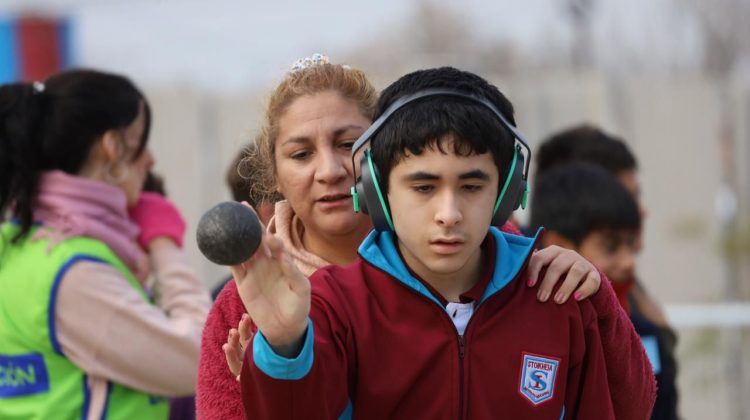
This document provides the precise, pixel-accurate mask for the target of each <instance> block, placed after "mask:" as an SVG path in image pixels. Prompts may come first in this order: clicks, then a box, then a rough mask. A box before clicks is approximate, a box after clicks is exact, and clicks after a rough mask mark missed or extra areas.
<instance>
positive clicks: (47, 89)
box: [0, 70, 151, 240]
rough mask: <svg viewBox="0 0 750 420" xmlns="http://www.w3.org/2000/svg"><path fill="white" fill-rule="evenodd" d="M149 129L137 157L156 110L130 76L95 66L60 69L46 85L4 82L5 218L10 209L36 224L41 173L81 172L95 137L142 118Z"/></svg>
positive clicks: (0, 117) (0, 207) (27, 224)
mask: <svg viewBox="0 0 750 420" xmlns="http://www.w3.org/2000/svg"><path fill="white" fill-rule="evenodd" d="M141 104H142V105H143V107H144V112H145V117H146V118H145V128H144V131H143V136H142V137H141V139H140V140H141V141H140V144H139V146H138V150H137V151H136V153H135V155H134V156H133V159H136V158H137V157H138V156H139V155H140V154H141V153H143V150H144V149H145V148H146V142H147V141H148V135H149V128H150V125H151V111H150V107H149V104H148V101H147V100H146V98H145V97H144V96H143V94H142V93H141V91H140V90H139V89H138V88H137V87H136V86H135V85H134V84H133V83H132V82H131V81H130V80H129V79H127V78H126V77H123V76H120V75H117V74H110V73H103V72H99V71H95V70H71V71H66V72H62V73H58V74H56V75H54V76H52V77H50V78H49V79H47V80H46V81H45V82H44V83H43V84H41V83H34V84H30V83H21V82H19V83H13V84H8V85H2V86H0V220H3V216H5V214H6V212H7V213H10V216H11V217H12V218H14V219H16V220H17V221H18V223H19V225H20V226H21V229H20V231H19V234H18V235H17V236H16V238H14V239H16V240H17V239H20V238H21V237H23V236H25V235H26V234H27V233H28V232H29V230H30V229H31V225H32V207H33V202H34V199H35V196H36V192H37V191H36V190H37V181H38V178H39V173H40V172H42V171H49V170H55V169H57V170H61V171H63V172H66V173H68V174H77V173H78V171H80V170H81V167H82V166H83V165H84V163H85V162H86V160H87V159H88V157H89V152H90V151H91V148H92V147H93V146H94V144H95V143H96V141H97V140H98V139H99V138H100V137H101V136H102V135H103V134H104V133H105V132H107V131H109V130H113V129H123V128H126V127H127V126H129V125H130V124H132V123H133V121H135V119H136V118H137V117H138V113H139V109H140V106H141Z"/></svg>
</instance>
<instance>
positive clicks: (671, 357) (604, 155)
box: [536, 124, 678, 420]
mask: <svg viewBox="0 0 750 420" xmlns="http://www.w3.org/2000/svg"><path fill="white" fill-rule="evenodd" d="M575 161H581V162H589V163H592V164H595V165H597V166H601V167H602V168H603V169H605V170H606V171H607V172H609V173H610V174H611V175H612V176H614V177H615V178H616V180H617V181H618V182H619V183H620V184H621V185H622V186H623V187H624V188H625V189H626V190H627V191H628V192H629V193H630V195H631V196H632V197H633V199H634V200H635V201H636V204H637V206H638V211H639V213H640V217H641V229H639V232H638V233H637V235H636V242H635V246H636V251H640V248H641V237H642V224H643V219H644V218H645V216H646V214H647V212H646V210H645V207H644V206H643V203H642V202H641V197H640V186H639V183H638V179H637V176H636V175H637V174H636V172H637V169H638V163H637V160H636V157H635V155H634V154H633V153H632V152H631V151H630V149H629V148H628V146H627V145H626V144H625V143H624V142H623V141H622V140H621V139H620V138H618V137H616V136H614V135H612V134H610V133H607V132H605V131H603V130H601V129H599V128H597V127H595V126H592V125H587V124H582V125H578V126H574V127H571V128H568V129H566V130H563V131H560V132H558V133H556V134H554V135H552V136H551V137H549V138H548V139H547V140H545V141H544V142H542V144H541V147H540V148H539V152H538V153H537V154H536V167H537V177H542V176H544V174H545V173H546V172H547V171H549V170H550V169H552V168H556V167H557V166H560V165H565V164H567V163H569V162H575ZM573 249H574V248H573ZM599 268H600V269H602V270H603V271H605V273H606V271H607V270H605V269H604V268H603V267H599ZM630 271H631V272H632V276H631V277H630V278H628V279H620V281H618V282H616V283H614V284H613V285H614V286H615V291H616V292H617V295H618V299H619V300H620V303H621V304H622V306H623V308H624V309H625V310H626V312H627V313H628V315H629V316H630V318H631V320H632V322H633V325H634V326H635V329H636V332H637V333H638V334H639V335H640V336H641V337H642V338H643V341H644V345H645V346H646V349H647V351H648V355H649V358H650V359H651V363H652V365H653V367H654V373H655V375H656V381H657V385H658V387H657V389H658V390H657V396H656V402H655V405H654V410H653V412H652V416H651V418H652V419H654V420H656V419H676V418H678V410H677V406H678V393H677V387H676V384H677V379H676V377H677V363H676V359H675V354H674V353H675V346H676V344H677V335H676V334H675V332H674V330H673V329H672V328H671V327H670V325H669V324H668V322H667V319H666V316H665V315H664V313H663V311H662V310H661V308H660V307H659V305H658V303H657V302H656V301H654V300H653V298H652V297H651V296H649V294H648V293H647V291H646V289H645V288H644V287H643V284H642V283H641V282H640V281H638V279H637V278H636V276H635V270H634V269H631V270H630ZM610 280H613V279H612V277H610Z"/></svg>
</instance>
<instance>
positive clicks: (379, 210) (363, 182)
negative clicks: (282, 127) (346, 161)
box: [352, 89, 531, 231]
mask: <svg viewBox="0 0 750 420" xmlns="http://www.w3.org/2000/svg"><path fill="white" fill-rule="evenodd" d="M431 96H454V97H459V98H465V99H469V100H471V101H473V102H475V103H478V104H480V105H482V106H484V107H485V108H487V109H489V110H490V111H492V113H493V114H495V116H496V117H497V119H498V120H499V121H500V123H502V125H503V127H505V128H507V129H508V131H510V132H511V133H512V134H513V137H514V138H515V140H516V145H515V147H514V150H513V160H512V161H511V165H510V170H509V171H508V176H507V177H506V178H505V182H503V184H502V189H501V190H500V194H499V195H498V197H497V201H496V202H495V209H494V213H493V216H492V225H493V226H502V225H503V224H505V222H506V221H507V220H508V218H509V217H510V215H511V213H513V211H514V210H516V209H517V208H518V207H519V206H521V207H522V208H524V209H525V208H526V199H527V197H528V193H529V190H528V184H527V179H528V175H529V160H530V159H529V158H530V157H531V149H530V148H529V145H528V143H527V142H526V139H525V138H524V136H523V135H522V134H521V133H520V132H519V131H518V129H517V128H516V127H515V126H514V125H513V124H511V123H510V122H509V121H508V120H507V119H506V118H505V117H504V116H503V114H502V113H501V112H500V111H499V110H498V109H497V108H496V107H495V105H493V104H492V103H491V102H490V101H488V100H487V99H485V98H482V97H479V96H474V95H471V94H468V93H464V92H460V91H456V90H451V89H425V90H421V91H419V92H416V93H413V94H411V95H406V96H402V97H401V98H399V99H398V100H396V101H394V102H393V103H392V104H391V105H390V106H389V107H388V108H387V109H386V110H385V112H383V114H382V115H381V116H380V117H379V118H378V119H377V120H375V122H373V123H372V125H371V126H370V127H369V128H368V129H367V131H365V132H364V133H362V135H361V136H359V138H358V139H357V141H356V142H355V143H354V146H353V147H352V168H356V167H355V166H354V156H355V155H356V154H357V151H359V149H361V148H362V147H363V146H364V145H365V143H367V142H369V141H370V139H371V138H372V137H373V136H374V135H375V134H376V133H377V132H378V131H380V128H381V127H382V126H383V124H385V123H386V122H387V121H388V119H389V118H390V117H391V116H392V115H393V114H394V113H395V112H396V111H398V110H399V109H401V108H403V107H404V106H406V105H407V104H409V103H411V102H413V101H416V100H418V99H422V98H426V97H431ZM522 148H523V149H525V150H526V156H524V153H522V151H521V149H522ZM359 169H360V172H361V173H360V175H359V176H357V173H356V169H353V170H354V171H355V172H354V179H355V184H354V186H353V187H352V201H353V203H354V212H355V213H359V212H360V211H362V212H363V213H365V214H368V215H369V216H370V218H371V219H372V224H373V226H374V227H375V229H377V230H379V231H394V230H395V229H394V227H393V219H392V218H391V214H390V208H389V206H388V201H387V199H386V197H385V195H384V194H383V189H382V188H381V179H380V175H379V173H378V168H377V167H376V166H375V163H374V162H373V161H372V153H371V152H370V149H369V148H367V149H365V150H364V153H363V154H362V157H361V158H360V166H359Z"/></svg>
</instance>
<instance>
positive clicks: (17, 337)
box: [0, 223, 169, 420]
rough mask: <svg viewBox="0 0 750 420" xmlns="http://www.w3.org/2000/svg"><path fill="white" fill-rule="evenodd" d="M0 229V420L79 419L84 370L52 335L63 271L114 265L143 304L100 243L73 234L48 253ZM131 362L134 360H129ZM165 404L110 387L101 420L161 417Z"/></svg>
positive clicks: (43, 243)
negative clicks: (84, 263)
mask: <svg viewBox="0 0 750 420" xmlns="http://www.w3.org/2000/svg"><path fill="white" fill-rule="evenodd" d="M35 230H36V228H34V229H33V230H32V232H31V234H30V235H28V236H27V237H25V238H24V239H22V240H21V241H19V242H17V243H14V244H11V242H10V241H11V239H12V238H13V237H14V236H15V234H16V233H17V232H18V231H19V227H18V226H17V225H15V224H12V223H5V224H3V225H1V226H0V419H4V420H5V419H81V418H82V419H85V418H86V416H87V414H88V413H87V411H88V406H89V396H90V395H89V390H88V384H87V376H86V372H84V371H83V370H81V369H80V368H79V367H78V366H76V365H74V364H73V363H72V362H71V361H70V360H68V358H67V357H65V355H64V354H63V353H62V349H61V348H60V344H59V342H58V341H57V336H56V334H55V297H56V294H57V289H58V287H59V285H60V281H61V280H62V277H63V276H64V274H65V273H66V271H67V269H68V268H70V267H71V266H72V265H73V264H75V263H76V262H78V261H100V262H103V263H107V264H110V265H112V266H114V267H115V268H116V269H117V270H118V271H120V272H121V273H122V274H123V276H125V278H126V279H127V280H128V282H129V283H130V284H131V285H132V286H133V288H135V289H136V290H138V291H139V293H140V294H141V295H142V296H143V298H144V299H147V300H148V299H149V298H148V296H147V294H146V293H145V291H144V290H143V288H142V287H141V285H140V284H139V283H138V281H137V280H136V279H135V277H133V275H132V274H131V273H130V270H128V268H127V267H126V266H125V264H123V263H122V261H120V259H119V258H117V256H115V254H114V253H113V252H112V251H111V250H110V249H109V248H108V247H107V246H106V245H105V244H104V243H102V242H100V241H97V240H95V239H91V238H86V237H75V238H70V239H67V240H64V241H62V242H60V243H59V244H57V245H56V246H55V247H54V248H53V249H52V250H51V252H50V253H49V254H48V253H47V246H48V241H47V240H45V239H40V240H33V239H31V236H33V234H34V231H35ZM134 363H137V361H134ZM168 416H169V403H168V401H167V399H165V398H162V397H155V396H151V395H149V394H147V393H146V392H142V391H138V390H135V389H132V388H128V387H126V386H123V385H119V384H115V383H112V382H110V383H109V386H108V392H107V403H106V408H105V413H104V417H103V418H106V419H115V420H116V419H166V418H167V417H168Z"/></svg>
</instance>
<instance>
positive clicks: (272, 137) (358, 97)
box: [239, 64, 378, 203]
mask: <svg viewBox="0 0 750 420" xmlns="http://www.w3.org/2000/svg"><path fill="white" fill-rule="evenodd" d="M325 91H335V92H338V93H339V94H340V95H341V96H343V97H344V98H347V99H351V100H354V101H355V102H356V103H357V105H358V106H359V111H360V112H361V113H362V115H363V116H365V117H367V118H369V119H370V120H372V117H373V115H374V114H375V106H376V104H377V100H378V94H377V91H376V90H375V87H374V86H373V85H372V83H370V81H369V80H368V79H367V77H366V76H365V73H364V72H363V71H361V70H357V69H352V68H349V67H348V66H342V65H339V64H318V65H313V66H310V67H306V68H303V69H301V70H296V71H293V72H290V73H288V74H287V75H286V77H285V78H284V80H282V81H281V83H279V85H278V86H277V87H276V89H274V91H273V92H272V93H271V95H270V97H269V98H268V102H267V104H266V112H265V116H264V119H263V126H262V127H261V130H260V132H259V133H258V136H257V137H256V139H255V145H256V147H255V148H254V150H251V152H250V153H249V154H248V155H247V156H246V158H245V159H243V161H242V162H241V163H240V168H239V170H240V173H242V174H243V176H246V177H248V178H249V179H251V180H252V181H253V182H252V183H251V185H250V195H251V197H252V198H253V200H254V201H255V202H258V203H259V202H262V201H269V198H270V197H274V196H275V195H276V194H278V193H277V191H276V186H277V182H276V175H277V174H276V159H275V158H274V153H275V151H276V138H277V137H278V134H279V120H280V119H281V117H282V115H284V112H286V110H287V109H288V108H289V106H290V105H291V104H292V102H294V101H295V100H296V99H297V98H299V97H300V96H304V95H312V94H316V93H320V92H325Z"/></svg>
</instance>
